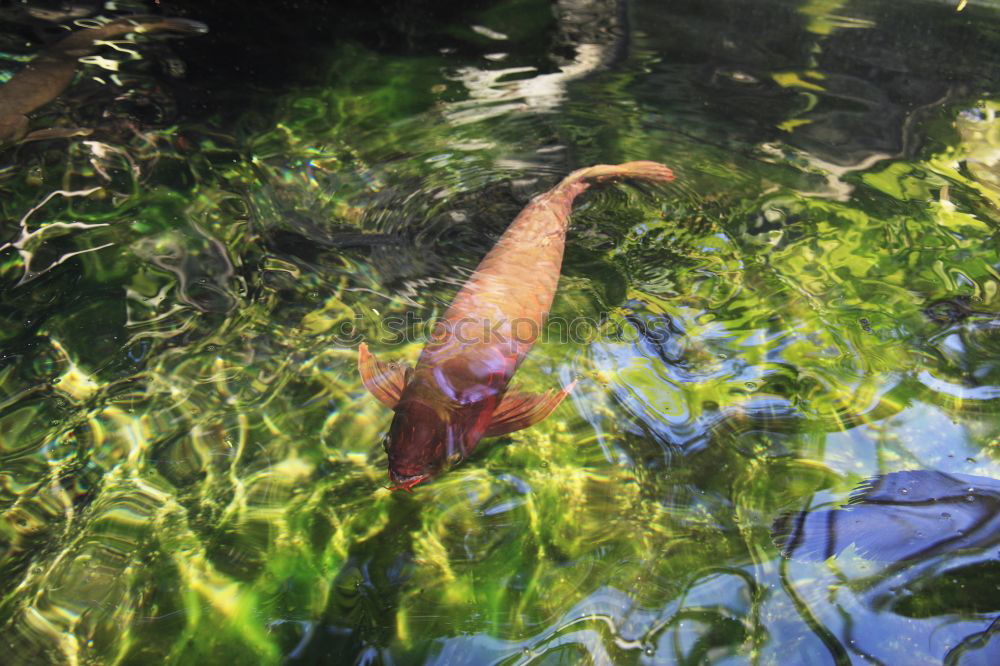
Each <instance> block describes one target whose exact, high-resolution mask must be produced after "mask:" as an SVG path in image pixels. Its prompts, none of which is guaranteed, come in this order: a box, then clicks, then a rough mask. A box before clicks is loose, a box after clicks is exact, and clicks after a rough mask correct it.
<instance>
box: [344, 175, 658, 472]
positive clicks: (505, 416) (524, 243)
mask: <svg viewBox="0 0 1000 666" xmlns="http://www.w3.org/2000/svg"><path fill="white" fill-rule="evenodd" d="M673 177H674V176H673V173H672V172H671V171H670V169H668V168H667V167H665V166H663V165H662V164H658V163H655V162H646V161H640V162H628V163H625V164H619V165H603V164H602V165H596V166H592V167H589V168H586V169H580V170H578V171H574V172H573V173H571V174H570V175H569V176H567V177H566V178H564V179H563V180H562V182H560V183H559V184H558V185H557V186H556V187H554V188H553V189H551V190H549V191H548V192H546V193H544V194H541V195H539V196H537V197H535V198H534V199H533V200H532V201H531V202H530V203H529V204H528V205H527V206H526V207H525V208H524V210H522V211H521V213H520V214H519V215H518V216H517V218H515V220H514V221H513V222H512V223H511V225H510V226H509V227H508V228H507V230H506V231H505V232H504V234H503V235H502V236H501V237H500V240H499V241H497V243H496V245H495V246H494V247H493V249H491V250H490V251H489V253H487V255H486V256H485V257H484V258H483V260H482V261H481V262H480V264H479V266H478V267H477V268H476V270H475V272H474V273H473V274H472V276H471V277H470V278H469V280H468V282H466V283H465V285H464V286H463V287H462V289H461V290H460V291H459V292H458V294H457V295H456V296H455V299H454V301H453V302H452V303H451V306H450V307H449V308H448V310H447V311H446V312H445V314H444V316H443V317H442V318H441V320H440V321H439V322H438V323H437V325H436V326H435V329H434V331H433V332H432V334H431V338H430V340H429V341H428V343H427V345H426V346H425V347H424V349H423V351H422V352H421V354H420V357H419V359H418V361H417V364H416V367H415V368H413V369H412V370H411V369H409V368H407V367H406V366H404V365H399V364H389V365H386V364H382V363H380V362H379V361H377V360H376V359H375V358H374V356H372V355H371V354H370V353H369V352H368V349H367V347H366V346H365V345H363V344H362V346H361V349H360V354H359V357H358V367H359V370H360V373H361V376H362V380H363V381H364V383H365V385H366V386H367V387H368V389H369V390H370V391H371V392H372V393H373V394H374V395H375V396H376V397H377V398H379V400H381V401H382V402H383V403H384V404H386V405H387V406H389V407H392V408H393V409H394V410H395V415H394V417H393V420H392V424H391V425H390V427H389V434H388V436H387V438H386V451H387V452H388V456H389V476H390V479H391V480H392V482H393V484H394V487H396V488H402V489H406V490H409V489H411V488H412V487H413V486H414V485H416V484H418V483H420V482H421V481H424V480H426V479H427V478H429V477H430V476H432V475H434V474H435V473H437V472H439V471H440V470H441V469H443V468H444V467H446V466H448V465H451V464H455V463H457V462H459V461H461V460H462V459H464V458H465V457H466V456H468V455H469V453H471V451H472V450H473V449H474V448H475V446H476V444H477V443H478V442H479V440H480V439H481V438H483V437H493V436H499V435H504V434H507V433H510V432H514V431H516V430H520V429H522V428H526V427H528V426H530V425H532V424H534V423H537V422H538V421H541V420H542V419H544V418H545V417H546V416H548V415H549V414H550V413H551V412H552V411H553V410H554V409H555V408H556V407H557V406H558V405H559V403H560V402H561V401H562V399H563V398H565V396H566V395H567V393H568V391H569V390H570V389H571V388H572V386H569V387H567V388H565V389H563V390H562V391H559V392H555V391H552V390H550V391H548V392H547V393H545V394H542V395H530V394H524V393H520V392H516V391H509V390H508V385H509V383H510V381H511V378H512V377H513V376H514V373H515V372H516V370H517V368H518V366H519V365H520V364H521V362H522V361H523V360H524V357H525V355H526V354H527V353H528V351H529V350H530V349H531V347H532V345H534V343H535V341H536V340H537V339H538V336H539V334H540V333H541V329H542V326H543V325H544V322H545V318H546V316H547V315H548V312H549V309H550V307H551V306H552V299H553V297H554V296H555V292H556V287H557V285H558V282H559V274H560V272H561V269H562V258H563V250H564V247H565V242H566V230H567V228H568V226H569V218H570V213H571V211H572V207H573V201H574V199H575V198H576V197H577V196H578V195H579V194H580V193H582V192H583V191H585V190H586V189H587V188H588V187H589V185H590V184H591V183H592V182H595V181H601V180H608V179H615V178H636V179H640V180H647V181H652V182H669V181H671V180H673Z"/></svg>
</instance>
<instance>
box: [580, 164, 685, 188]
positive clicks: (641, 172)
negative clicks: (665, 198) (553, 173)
mask: <svg viewBox="0 0 1000 666" xmlns="http://www.w3.org/2000/svg"><path fill="white" fill-rule="evenodd" d="M616 178H635V179H637V180H648V181H652V182H654V183H669V182H670V181H672V180H673V179H674V172H673V171H671V170H670V168H669V167H667V166H665V165H663V164H660V163H659V162H650V161H647V160H639V161H637V162H625V163H623V164H595V165H594V166H591V167H587V168H585V169H577V170H576V171H574V172H573V173H571V174H570V175H568V176H566V178H564V179H563V181H562V183H560V186H566V185H574V184H576V183H579V182H581V181H597V182H600V181H604V180H612V179H616Z"/></svg>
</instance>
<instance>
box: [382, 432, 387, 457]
mask: <svg viewBox="0 0 1000 666" xmlns="http://www.w3.org/2000/svg"><path fill="white" fill-rule="evenodd" d="M382 450H383V451H385V452H386V453H389V433H386V434H385V436H384V437H382Z"/></svg>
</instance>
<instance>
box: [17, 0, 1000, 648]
mask: <svg viewBox="0 0 1000 666" xmlns="http://www.w3.org/2000/svg"><path fill="white" fill-rule="evenodd" d="M80 4H85V3H80ZM224 4H225V7H223V6H221V5H217V3H204V4H203V5H202V4H195V3H191V4H186V3H172V4H170V5H168V4H167V3H151V5H149V6H147V5H146V4H145V3H141V2H129V3H125V4H121V3H119V5H120V7H119V11H131V12H148V11H152V10H154V9H155V10H157V11H163V12H165V13H170V14H182V15H184V16H186V17H188V18H192V19H198V20H203V21H205V22H206V23H208V24H209V26H210V28H211V30H212V32H211V33H210V34H209V35H208V36H206V37H205V38H203V39H204V41H202V42H198V41H197V40H195V39H192V40H187V41H184V42H181V41H165V40H161V39H154V38H150V39H143V38H142V37H140V38H137V39H135V40H132V41H134V42H137V43H123V44H117V45H109V46H108V47H107V48H106V49H105V50H102V51H101V53H100V56H101V57H100V58H96V59H91V61H89V63H88V64H87V65H86V67H84V68H82V69H81V73H80V75H79V77H78V79H77V81H76V82H75V83H74V85H73V86H72V87H71V88H69V89H68V90H67V91H66V93H65V94H64V95H63V96H62V97H61V98H60V99H59V100H57V101H56V102H55V103H53V104H52V105H50V106H48V107H45V108H44V109H42V110H40V111H39V112H37V113H35V114H34V116H33V127H44V126H47V125H49V126H59V125H64V126H65V125H78V126H87V127H94V128H95V132H94V134H93V135H92V136H90V137H85V138H82V137H81V138H76V139H72V140H60V141H49V142H37V143H31V144H25V145H22V146H20V147H18V148H16V149H8V150H7V151H5V152H4V153H3V154H2V156H0V161H2V170H0V247H2V248H3V249H2V250H0V511H2V513H3V520H2V521H0V622H2V627H3V629H2V633H0V636H2V641H3V643H4V646H5V653H6V654H7V655H8V656H7V657H6V659H7V662H8V663H24V664H36V663H39V664H41V663H78V664H83V663H86V664H105V663H107V664H112V663H124V664H140V663H178V664H188V663H206V664H211V663H248V664H249V663H254V664H256V663H262V664H267V663H282V662H284V663H291V664H297V663H302V664H306V663H323V662H327V663H384V664H402V663H440V664H461V663H467V664H483V663H501V664H561V663H565V664H576V663H595V664H605V663H621V664H674V663H678V664H680V663H719V664H723V663H726V664H736V663H761V664H796V663H801V664H805V663H809V664H819V663H837V664H844V663H876V664H900V663H907V664H922V663H927V664H933V663H940V662H942V661H948V662H949V663H969V664H973V663H989V662H990V661H993V662H994V663H995V661H996V659H997V658H998V657H997V653H998V651H1000V644H998V642H997V641H998V640H1000V639H997V638H994V636H995V633H996V631H997V629H996V627H995V626H994V624H993V623H994V621H995V618H996V617H997V613H998V611H1000V608H998V604H997V603H996V600H997V599H998V598H1000V596H998V593H997V592H996V590H997V588H998V586H1000V570H998V567H997V564H996V555H997V550H996V548H995V547H993V549H992V552H991V551H988V550H987V551H982V550H979V551H975V552H961V553H954V552H944V553H936V554H935V555H934V556H933V557H929V558H925V559H922V560H918V561H908V562H902V563H891V562H890V563H878V562H872V561H869V560H866V559H864V558H863V557H861V556H860V555H859V554H858V553H856V552H854V551H853V550H852V549H850V548H848V549H847V550H846V551H845V552H844V553H842V554H841V555H840V557H839V558H837V559H831V560H829V561H827V562H815V561H814V562H799V561H793V560H786V559H783V558H782V557H781V556H780V554H779V552H778V549H777V548H776V547H775V546H774V544H773V543H772V540H771V534H770V529H771V525H772V522H773V520H774V519H775V517H776V516H778V515H779V514H781V513H782V512H785V511H790V510H798V509H811V508H822V507H830V506H836V505H839V504H841V503H843V502H844V501H846V499H847V497H848V495H849V493H850V491H851V489H852V488H853V487H854V486H855V485H856V484H857V483H859V482H860V481H862V480H863V479H865V478H867V477H870V476H872V475H874V474H877V473H888V472H894V471H900V470H910V469H932V470H940V471H942V472H948V473H958V474H968V475H976V476H982V477H992V478H1000V461H998V451H1000V448H998V446H1000V444H998V442H1000V419H998V417H997V412H998V407H1000V403H998V398H1000V337H998V331H1000V294H998V289H997V287H998V283H1000V272H998V267H1000V257H998V256H997V255H998V243H997V236H996V230H997V225H998V224H1000V210H998V205H1000V175H998V173H1000V172H998V167H997V163H998V162H997V161H998V160H1000V120H998V119H997V114H998V111H1000V79H998V74H997V72H998V71H1000V68H998V65H1000V63H998V62H997V60H998V58H997V54H998V53H1000V41H998V40H1000V37H998V35H1000V32H998V27H1000V7H997V6H996V4H995V3H991V2H985V1H982V0H981V1H976V0H973V1H971V2H969V3H964V2H963V3H962V8H961V10H960V11H959V10H958V7H957V4H958V3H956V2H945V1H943V0H942V1H937V0H933V1H932V0H919V1H918V0H908V1H901V2H888V1H878V2H842V1H838V0H808V1H804V2H803V1H785V0H780V1H779V0H766V1H756V2H750V1H745V2H739V1H736V0H712V1H710V2H705V1H704V0H699V1H695V0H690V1H687V0H682V1H678V2H672V3H669V4H665V3H660V2H655V1H652V0H632V1H630V2H624V0H623V1H622V2H618V3H616V2H601V3H593V4H585V3H577V2H570V1H569V0H566V1H561V2H558V3H548V2H543V1H541V0H497V1H495V2H481V3H474V4H471V5H466V4H464V3H455V4H454V5H453V4H452V3H444V4H438V5H436V8H432V7H431V5H432V4H433V3H425V4H422V3H387V4H385V5H384V6H380V7H377V8H376V7H366V6H365V5H364V4H362V3H352V4H351V5H350V10H349V11H348V9H346V8H345V9H344V10H343V12H342V13H340V14H337V15H336V16H333V15H332V13H333V10H332V9H330V8H327V7H325V6H324V5H323V4H322V3H316V4H313V3H299V4H298V5H297V6H296V7H292V6H283V5H281V4H280V3H278V4H276V3H257V5H259V6H255V4H254V3H241V6H242V5H244V4H245V5H246V7H242V8H241V9H236V8H235V7H234V6H232V5H231V3H224ZM5 11H7V10H5ZM94 11H97V10H94ZM10 12H13V10H10ZM10 12H8V14H5V15H4V16H2V17H0V18H2V19H3V20H4V23H3V24H2V26H0V27H2V28H3V33H4V42H3V44H4V45H3V48H2V49H0V50H3V51H4V53H3V54H2V56H3V58H4V60H3V63H2V64H3V65H4V67H5V68H6V69H8V70H9V72H13V71H16V70H17V69H18V68H20V67H22V66H23V63H24V60H25V57H26V56H30V55H33V54H35V53H37V52H38V51H39V50H40V49H41V48H43V46H44V44H45V40H46V39H51V33H50V31H52V30H55V28H54V27H53V26H56V25H59V24H60V21H59V20H57V21H56V22H55V23H53V22H46V21H42V23H39V20H40V19H37V18H33V19H30V20H29V19H25V18H24V16H23V15H22V14H17V13H10ZM105 15H107V14H105ZM60 20H61V23H62V24H65V25H70V24H71V23H72V20H73V18H72V17H70V18H68V19H66V18H62V19H60ZM199 39H202V38H199ZM126 41H128V40H126ZM633 159H652V160H656V161H661V162H664V163H667V164H668V165H670V166H671V167H672V168H673V169H674V171H675V172H676V174H677V176H678V178H677V180H676V181H675V183H674V184H672V185H671V186H669V187H665V188H651V187H643V186H633V185H627V184H625V185H616V186H609V187H602V188H598V189H595V190H593V191H592V192H589V193H588V194H587V195H585V197H584V198H583V199H582V200H581V203H580V205H578V208H577V212H576V214H575V217H574V224H573V226H572V229H571V231H570V235H569V240H568V245H567V255H566V259H565V264H564V271H563V279H562V281H561V283H560V290H559V293H558V295H557V297H556V302H555V305H554V308H553V319H554V322H555V321H561V322H586V323H588V324H587V325H586V326H584V325H582V324H581V325H580V326H581V327H580V328H579V329H577V330H576V331H575V333H574V335H568V334H564V333H565V331H563V330H557V329H552V330H551V331H550V333H551V334H550V335H549V336H547V340H546V341H545V342H543V343H541V344H539V345H538V346H537V347H536V348H535V349H534V350H533V351H532V353H531V355H530V356H529V359H528V361H527V362H526V363H525V365H524V366H523V367H522V369H521V370H520V371H519V373H518V376H517V381H518V383H519V384H520V385H521V386H522V387H524V388H526V389H528V390H537V391H542V390H546V389H548V388H551V387H555V386H559V385H565V384H567V383H569V382H570V381H572V379H574V378H579V379H580V382H579V384H578V386H577V388H576V389H575V390H574V392H573V394H572V396H571V399H568V400H567V401H566V402H565V403H564V405H563V406H562V407H560V409H559V410H558V411H557V412H556V414H555V415H553V416H552V417H551V418H550V419H549V420H547V421H546V422H544V423H543V424H541V425H539V426H537V427H534V428H532V429H529V430H526V431H522V432H519V433H515V434H514V435H512V436H509V437H505V438H501V439H498V440H494V441H489V442H484V443H483V445H482V446H481V448H480V449H479V451H478V452H477V453H476V455H474V456H473V457H472V459H470V460H468V461H466V462H465V463H464V464H463V465H461V466H460V467H458V468H456V469H454V470H452V471H451V472H449V473H448V474H447V475H444V476H442V477H440V478H438V479H436V480H434V481H433V482H432V483H429V484H426V485H423V486H420V487H418V489H417V492H416V493H414V494H413V495H407V494H403V493H390V492H388V491H387V490H385V489H384V486H385V485H386V484H387V474H386V458H385V454H384V452H383V451H382V449H381V446H380V442H381V435H382V433H384V431H385V429H386V427H387V426H388V422H389V417H390V413H389V412H388V411H387V410H385V409H384V408H382V407H381V406H380V405H379V404H378V403H377V402H376V401H375V400H374V399H373V398H372V397H371V396H369V395H367V394H366V393H365V391H364V389H363V387H362V386H361V384H360V380H359V379H358V376H357V373H356V369H355V362H356V346H357V344H358V342H360V340H361V339H365V340H367V341H368V343H369V345H370V346H371V347H372V348H373V349H374V350H375V351H376V352H377V353H378V354H379V355H380V356H381V357H382V358H383V359H385V360H390V359H397V358H398V359H408V360H410V361H411V362H412V361H413V360H414V359H415V357H416V354H417V352H418V350H419V347H420V339H419V336H420V334H421V333H422V332H423V331H424V329H423V328H422V327H421V325H420V322H424V321H428V320H432V319H433V317H434V316H435V315H437V314H440V313H441V312H443V310H444V308H446V307H447V304H448V303H449V302H450V299H451V297H452V296H453V294H454V293H455V291H456V290H457V288H458V287H459V286H460V285H461V283H462V282H463V281H464V280H465V279H466V278H467V276H468V275H469V274H470V272H471V271H472V270H473V269H474V268H475V266H476V264H477V263H478V261H479V259H480V258H481V257H482V256H483V254H484V253H485V252H486V251H487V250H488V249H489V248H490V247H491V246H492V244H493V243H494V242H495V240H496V238H497V237H498V236H499V234H500V233H501V232H502V231H503V229H504V228H505V226H506V224H507V223H508V222H509V221H510V220H511V219H512V218H513V217H514V215H516V214H517V212H518V211H519V210H520V208H521V207H522V206H523V205H524V204H525V203H526V202H527V201H528V200H529V199H530V197H531V196H532V195H534V194H536V193H539V192H542V191H544V190H545V189H547V188H548V187H550V186H552V185H553V184H554V183H555V182H557V181H558V179H559V178H561V177H562V176H563V175H565V174H566V173H568V172H569V171H571V170H572V169H574V168H578V167H580V166H584V165H589V164H592V163H598V162H619V161H626V160H633ZM389 322H404V324H403V325H402V329H401V328H400V326H398V325H396V324H392V325H390V324H389ZM401 333H405V335H404V334H401Z"/></svg>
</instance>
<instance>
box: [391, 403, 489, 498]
mask: <svg viewBox="0 0 1000 666" xmlns="http://www.w3.org/2000/svg"><path fill="white" fill-rule="evenodd" d="M469 416H470V415H469V414H464V413H461V414H460V413H455V412H453V411H451V410H449V409H446V408H438V407H435V406H433V405H430V404H428V403H426V402H423V401H421V400H416V399H411V400H405V401H402V402H400V403H399V404H398V405H397V406H396V415H395V416H394V417H393V419H392V425H390V426H389V433H388V435H387V436H386V438H385V442H384V446H385V450H386V453H387V454H388V455H389V478H390V479H391V480H392V483H393V488H394V489H395V488H398V489H402V490H410V489H411V488H413V486H415V485H417V484H418V483H421V482H423V481H426V480H427V479H428V478H430V477H431V476H434V475H435V474H437V473H438V472H440V471H441V470H443V469H444V468H446V467H450V466H452V465H454V464H457V463H458V462H460V461H461V460H462V459H463V458H464V457H465V456H466V454H467V453H468V452H469V451H471V450H472V448H473V447H474V446H475V445H476V443H477V442H478V441H479V440H480V439H481V438H482V436H483V433H484V432H485V431H486V426H487V423H486V422H484V420H483V419H479V418H475V417H474V416H473V418H469Z"/></svg>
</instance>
